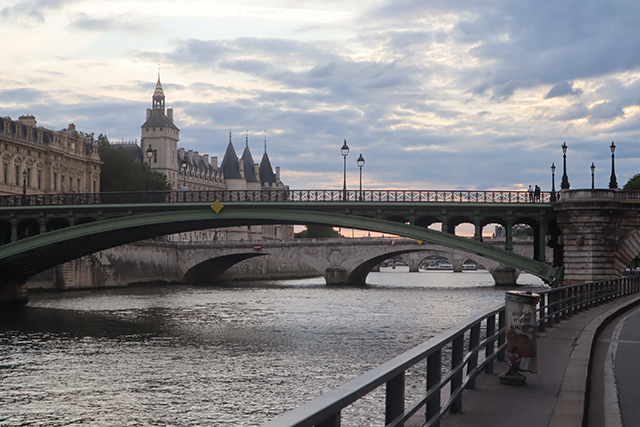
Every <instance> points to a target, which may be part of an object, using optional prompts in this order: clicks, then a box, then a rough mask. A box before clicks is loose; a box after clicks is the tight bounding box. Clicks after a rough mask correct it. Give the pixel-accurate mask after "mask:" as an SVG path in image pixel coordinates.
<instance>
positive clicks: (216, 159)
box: [211, 156, 218, 169]
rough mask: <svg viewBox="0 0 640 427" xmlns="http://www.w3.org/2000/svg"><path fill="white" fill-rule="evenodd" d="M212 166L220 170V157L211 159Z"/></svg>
mask: <svg viewBox="0 0 640 427" xmlns="http://www.w3.org/2000/svg"><path fill="white" fill-rule="evenodd" d="M211 166H213V168H214V169H218V157H217V156H216V157H212V158H211Z"/></svg>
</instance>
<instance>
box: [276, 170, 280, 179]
mask: <svg viewBox="0 0 640 427" xmlns="http://www.w3.org/2000/svg"><path fill="white" fill-rule="evenodd" d="M276 182H280V166H276Z"/></svg>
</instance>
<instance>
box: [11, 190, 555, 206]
mask: <svg viewBox="0 0 640 427" xmlns="http://www.w3.org/2000/svg"><path fill="white" fill-rule="evenodd" d="M216 200H217V201H220V202H222V203H225V202H358V203H372V202H374V203H398V202H400V203H518V204H524V203H551V193H549V192H543V193H541V194H540V197H539V198H538V199H535V198H534V199H531V196H530V194H529V193H528V192H527V191H475V190H362V191H359V190H347V191H346V192H345V191H343V190H290V189H274V190H206V191H144V192H114V193H64V194H26V195H10V196H0V207H2V206H49V205H94V204H139V203H205V202H206V203H213V202H215V201H216Z"/></svg>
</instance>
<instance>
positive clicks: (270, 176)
mask: <svg viewBox="0 0 640 427" xmlns="http://www.w3.org/2000/svg"><path fill="white" fill-rule="evenodd" d="M265 132H266V131H265ZM259 171H260V181H262V182H263V183H266V182H268V183H273V184H275V183H276V174H274V173H273V168H272V167H271V161H270V160H269V155H268V154H267V137H266V136H265V137H264V154H263V155H262V160H260V169H259Z"/></svg>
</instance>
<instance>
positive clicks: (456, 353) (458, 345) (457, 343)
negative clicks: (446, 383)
mask: <svg viewBox="0 0 640 427" xmlns="http://www.w3.org/2000/svg"><path fill="white" fill-rule="evenodd" d="M463 359H464V334H460V336H459V337H458V338H456V339H454V340H453V341H452V342H451V370H452V371H453V370H454V369H457V368H461V366H460V365H462V360H463ZM462 374H463V370H462V369H460V370H459V371H458V373H456V374H454V375H453V376H452V377H451V395H452V396H453V393H455V392H456V391H458V389H459V388H460V387H461V386H462ZM460 411H462V393H461V394H460V395H458V398H457V399H456V400H455V401H454V402H453V404H452V405H451V412H453V413H457V412H460Z"/></svg>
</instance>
